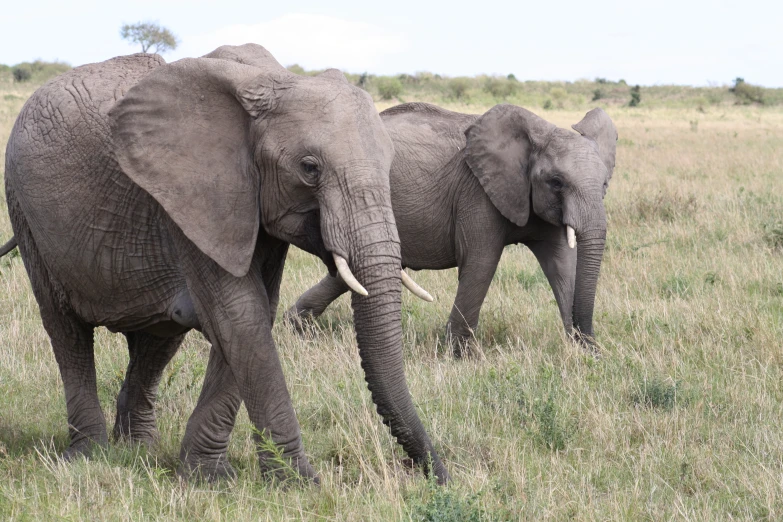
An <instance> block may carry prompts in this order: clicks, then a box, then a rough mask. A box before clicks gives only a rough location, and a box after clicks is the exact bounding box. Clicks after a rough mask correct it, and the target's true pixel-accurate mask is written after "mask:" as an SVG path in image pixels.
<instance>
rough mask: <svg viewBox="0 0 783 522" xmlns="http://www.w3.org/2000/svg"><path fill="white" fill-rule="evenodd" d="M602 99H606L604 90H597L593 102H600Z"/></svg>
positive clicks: (594, 92)
mask: <svg viewBox="0 0 783 522" xmlns="http://www.w3.org/2000/svg"><path fill="white" fill-rule="evenodd" d="M602 98H606V93H604V91H603V90H602V89H596V90H594V91H593V99H592V100H591V101H598V100H600V99H602Z"/></svg>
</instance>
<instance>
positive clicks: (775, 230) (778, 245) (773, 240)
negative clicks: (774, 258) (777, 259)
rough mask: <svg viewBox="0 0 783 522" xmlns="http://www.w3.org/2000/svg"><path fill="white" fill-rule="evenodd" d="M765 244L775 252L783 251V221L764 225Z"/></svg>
mask: <svg viewBox="0 0 783 522" xmlns="http://www.w3.org/2000/svg"><path fill="white" fill-rule="evenodd" d="M762 228H763V230H764V242H765V243H767V245H769V246H770V247H772V249H774V250H783V221H773V222H769V223H764V224H763V225H762Z"/></svg>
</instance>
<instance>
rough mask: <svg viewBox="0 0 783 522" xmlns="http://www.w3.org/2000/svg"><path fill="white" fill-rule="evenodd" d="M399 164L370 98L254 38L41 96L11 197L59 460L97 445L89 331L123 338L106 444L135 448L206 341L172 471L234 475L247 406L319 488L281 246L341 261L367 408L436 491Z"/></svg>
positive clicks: (29, 121) (10, 184)
mask: <svg viewBox="0 0 783 522" xmlns="http://www.w3.org/2000/svg"><path fill="white" fill-rule="evenodd" d="M392 155H393V149H392V144H391V141H390V139H389V136H388V133H387V132H386V130H385V129H384V127H383V124H382V123H381V120H380V118H379V117H378V114H377V112H376V111H375V108H374V106H373V103H372V100H371V99H370V97H369V96H368V95H367V94H366V93H364V92H363V91H361V90H359V89H357V88H355V87H353V86H351V85H349V84H348V83H347V82H346V81H345V78H344V77H343V75H342V74H341V73H339V72H338V71H333V70H331V71H327V72H325V73H323V74H322V75H320V76H318V77H300V76H296V75H294V74H291V73H289V72H288V71H286V70H285V69H284V68H283V67H281V66H280V65H279V64H278V63H277V62H276V61H275V60H274V58H272V57H271V55H269V53H268V52H267V51H266V50H264V49H263V48H262V47H260V46H256V45H251V44H248V45H245V46H241V47H227V46H226V47H221V48H219V49H217V50H216V51H214V52H213V53H210V54H209V55H207V56H206V57H203V58H197V59H185V60H180V61H178V62H174V63H171V64H165V62H164V61H163V60H162V59H161V58H160V57H159V56H157V55H148V54H137V55H132V56H123V57H118V58H114V59H112V60H108V61H106V62H103V63H98V64H92V65H86V66H83V67H79V68H76V69H74V70H72V71H70V72H68V73H66V74H64V75H62V76H60V77H58V78H57V79H55V80H53V81H51V82H49V83H48V84H46V85H44V86H43V87H41V88H40V89H39V90H38V91H36V93H35V94H33V96H32V97H31V98H30V100H29V101H28V102H27V103H26V105H25V107H24V108H23V110H22V112H21V114H20V115H19V118H18V119H17V121H16V124H15V126H14V129H13V131H12V134H11V138H10V140H9V142H8V148H7V151H6V175H5V177H6V196H7V200H8V208H9V212H10V215H11V222H12V225H13V229H14V234H15V239H16V240H17V241H18V244H19V250H20V252H21V256H22V259H23V261H24V264H25V267H26V269H27V272H28V274H29V276H30V280H31V282H32V287H33V292H34V294H35V297H36V299H37V301H38V304H39V307H40V310H41V317H42V320H43V324H44V327H45V328H46V331H47V332H48V334H49V336H50V338H51V343H52V347H53V349H54V354H55V357H56V359H57V362H58V365H59V367H60V372H61V376H62V380H63V384H64V387H65V396H66V401H67V410H68V425H69V430H70V435H71V444H70V447H69V448H68V450H67V451H66V452H65V457H66V458H71V457H73V456H75V455H78V454H87V453H89V451H90V448H91V446H92V444H94V443H97V444H99V445H103V444H106V442H107V432H106V425H105V420H104V416H103V413H102V412H101V408H100V403H99V402H98V395H97V391H96V377H95V364H94V359H93V329H94V328H95V327H96V326H106V327H107V328H109V329H110V330H112V331H115V332H122V333H123V334H124V335H125V336H126V337H127V340H128V349H129V351H130V362H129V364H128V369H127V374H126V377H125V382H124V383H123V385H122V389H121V391H120V394H119V397H118V400H117V418H116V422H115V426H114V435H115V436H116V437H124V438H129V439H132V440H136V441H151V440H153V439H154V438H155V436H156V423H155V415H154V404H155V395H156V391H157V387H158V383H159V382H160V377H161V374H162V371H163V369H164V367H165V366H166V364H167V363H168V361H169V360H170V359H171V357H172V356H173V355H174V353H175V352H176V350H177V347H178V346H179V345H180V343H181V342H182V339H183V337H184V334H185V333H186V332H187V331H188V330H190V329H197V330H200V331H201V332H202V333H203V334H204V335H205V336H206V337H207V339H208V340H209V341H210V343H211V344H212V351H211V354H210V358H209V364H208V367H207V371H206V376H205V379H204V386H203V389H202V392H201V396H200V397H199V401H198V405H197V406H196V409H195V411H194V412H193V415H192V416H191V417H190V420H189V421H188V424H187V428H186V431H185V436H184V439H183V442H182V450H181V455H180V457H181V459H182V466H181V469H180V471H181V472H182V473H183V474H185V475H186V476H189V475H191V474H193V473H197V474H198V475H199V476H202V477H206V478H210V479H211V478H217V477H220V476H224V475H233V470H232V469H231V466H230V465H229V464H228V463H227V462H226V449H227V446H228V440H229V435H230V432H231V430H232V428H233V425H234V421H235V418H236V413H237V410H238V408H239V406H240V403H241V402H242V401H244V403H245V406H246V407H247V410H248V413H249V416H250V419H251V420H252V422H253V423H254V425H255V427H256V428H257V429H258V431H259V432H260V433H264V434H265V435H267V436H270V437H271V439H272V440H273V441H274V442H275V443H276V444H277V445H278V446H279V447H280V448H281V450H282V452H283V456H284V457H285V458H287V459H288V460H289V461H290V462H291V464H292V466H293V467H294V469H296V470H298V471H299V473H301V474H302V475H304V476H306V477H315V473H314V470H313V468H312V467H311V465H310V463H309V462H308V460H307V458H306V456H305V453H304V450H303V447H302V440H301V437H300V430H299V423H298V421H297V419H296V416H295V414H294V409H293V406H292V404H291V399H290V397H289V393H288V390H287V388H286V384H285V381H284V378H283V373H282V370H281V366H280V362H279V359H278V355H277V351H276V348H275V345H274V341H273V340H272V335H271V325H272V323H273V321H274V315H275V309H276V307H277V302H278V292H279V288H280V280H281V276H282V272H283V264H284V261H285V256H286V252H287V249H288V244H289V243H291V244H294V245H297V246H299V247H300V248H302V249H304V250H306V251H308V252H311V253H313V254H315V255H317V256H319V257H321V258H322V259H323V260H324V262H325V263H326V264H327V266H329V267H330V270H332V271H334V269H335V266H334V261H333V258H332V253H335V254H338V255H341V256H343V257H344V258H345V259H347V260H348V264H349V266H350V268H351V269H352V271H353V273H354V274H355V276H356V277H357V278H358V279H359V280H360V281H361V282H362V284H363V285H364V286H365V287H366V288H367V290H368V291H369V297H362V296H358V295H357V296H354V298H353V306H354V311H355V316H354V317H355V322H356V332H357V341H358V345H359V351H360V354H361V359H362V367H363V368H364V370H365V376H366V380H367V383H368V385H369V388H370V391H371V392H372V398H373V401H374V402H375V404H376V405H377V408H378V412H379V413H380V414H381V415H382V416H383V420H384V422H385V423H386V424H388V425H389V426H391V431H392V434H393V435H394V436H395V437H397V440H398V441H399V442H400V443H401V444H402V445H403V447H404V448H405V450H406V451H407V452H408V454H409V455H410V457H412V458H413V459H414V460H415V461H417V462H419V463H421V464H423V465H425V466H427V463H428V462H429V458H430V457H431V458H432V463H433V466H434V469H432V470H430V471H432V472H434V473H435V474H436V475H437V477H438V479H439V480H440V481H445V480H446V479H447V477H448V474H447V471H446V469H445V467H444V466H443V464H442V463H441V461H440V459H439V458H438V455H437V454H436V453H435V451H434V449H433V446H432V443H431V442H430V439H429V437H428V435H427V433H426V432H425V430H424V428H423V426H422V424H421V422H420V420H419V418H418V416H417V413H416V410H415V408H414V405H413V403H412V401H411V397H410V394H409V392H408V388H407V384H406V382H405V376H404V374H403V361H402V347H401V323H400V287H401V285H400V250H399V238H398V235H397V231H396V227H395V223H394V216H393V214H392V211H391V200H390V195H389V194H390V192H389V190H390V189H389V178H388V172H389V168H390V164H391V160H392ZM9 244H10V243H9ZM259 318H264V320H262V321H259ZM268 457H269V455H268V454H265V453H263V452H261V453H260V454H259V460H260V462H261V465H262V467H264V468H265V469H270V467H271V466H273V464H272V462H271V461H268Z"/></svg>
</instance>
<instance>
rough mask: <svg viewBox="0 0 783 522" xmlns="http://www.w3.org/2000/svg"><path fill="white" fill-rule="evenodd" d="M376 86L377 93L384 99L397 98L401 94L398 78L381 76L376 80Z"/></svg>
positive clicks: (400, 83)
mask: <svg viewBox="0 0 783 522" xmlns="http://www.w3.org/2000/svg"><path fill="white" fill-rule="evenodd" d="M376 87H377V88H378V94H380V95H381V98H383V99H384V100H391V99H392V98H398V97H399V96H400V94H402V82H401V81H400V80H399V78H391V77H389V76H381V77H380V78H378V79H377V80H376Z"/></svg>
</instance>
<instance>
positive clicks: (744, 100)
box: [729, 76, 764, 105]
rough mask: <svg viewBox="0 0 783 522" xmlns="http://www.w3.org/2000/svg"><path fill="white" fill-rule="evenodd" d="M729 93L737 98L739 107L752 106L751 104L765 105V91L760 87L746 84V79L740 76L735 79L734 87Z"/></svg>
mask: <svg viewBox="0 0 783 522" xmlns="http://www.w3.org/2000/svg"><path fill="white" fill-rule="evenodd" d="M729 92H731V93H734V96H736V97H737V105H750V104H751V103H760V104H762V105H763V104H764V89H763V88H762V87H759V86H758V85H751V84H749V83H746V82H745V78H740V77H739V76H738V77H737V78H735V79H734V87H731V88H729Z"/></svg>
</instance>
